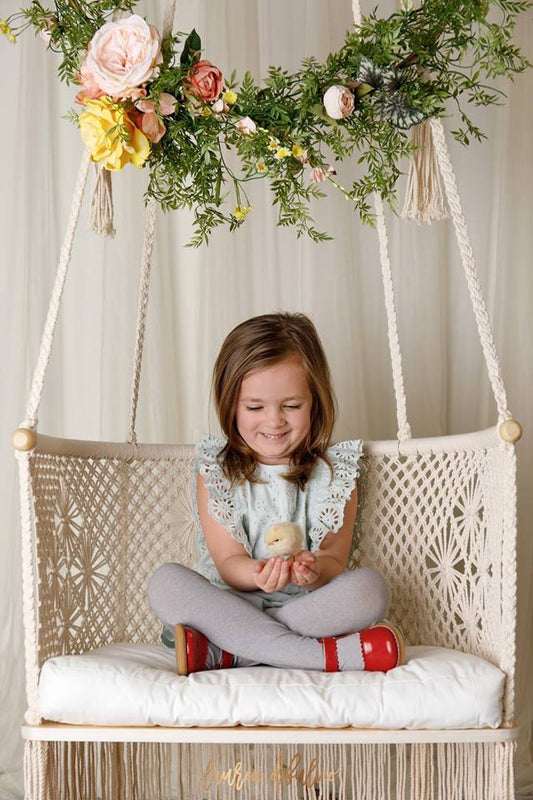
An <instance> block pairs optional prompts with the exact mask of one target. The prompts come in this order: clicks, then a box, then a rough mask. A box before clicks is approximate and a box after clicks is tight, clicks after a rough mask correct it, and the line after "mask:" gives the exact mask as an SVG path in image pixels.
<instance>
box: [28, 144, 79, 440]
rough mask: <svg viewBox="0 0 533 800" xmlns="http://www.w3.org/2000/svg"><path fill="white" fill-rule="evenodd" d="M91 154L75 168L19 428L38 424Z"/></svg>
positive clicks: (33, 426)
mask: <svg viewBox="0 0 533 800" xmlns="http://www.w3.org/2000/svg"><path fill="white" fill-rule="evenodd" d="M89 163H90V155H89V153H88V152H87V151H85V152H84V153H83V156H82V159H81V164H80V168H79V171H78V178H77V180H76V187H75V189H74V196H73V198H72V206H71V209H70V216H69V219H68V224H67V230H66V233H65V238H64V239H63V245H62V247H61V250H60V254H59V264H58V267H57V272H56V278H55V283H54V288H53V290H52V296H51V298H50V303H49V306H48V313H47V315H46V322H45V324H44V331H43V335H42V338H41V347H40V350H39V358H38V359H37V366H36V367H35V371H34V373H33V381H32V384H31V390H30V396H29V399H28V404H27V406H26V418H25V419H24V421H23V422H21V423H20V427H21V428H31V429H33V428H35V427H36V426H37V412H38V410H39V405H40V402H41V395H42V392H43V384H44V376H45V374H46V369H47V367H48V362H49V361H50V353H51V351H52V344H53V341H54V333H55V329H56V325H57V317H58V314H59V307H60V305H61V298H62V296H63V289H64V288H65V280H66V277H67V272H68V268H69V265H70V258H71V255H72V243H73V241H74V234H75V233H76V228H77V227H78V220H79V217H80V208H81V201H82V198H83V192H84V190H85V185H86V183H87V174H88V171H89Z"/></svg>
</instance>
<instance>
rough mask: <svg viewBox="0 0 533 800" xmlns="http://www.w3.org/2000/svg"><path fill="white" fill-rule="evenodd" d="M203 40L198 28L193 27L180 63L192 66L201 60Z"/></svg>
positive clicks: (184, 65)
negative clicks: (197, 30)
mask: <svg viewBox="0 0 533 800" xmlns="http://www.w3.org/2000/svg"><path fill="white" fill-rule="evenodd" d="M201 50H202V42H201V39H200V37H199V36H198V34H197V32H196V30H195V29H194V28H193V29H192V31H191V32H190V34H189V35H188V36H187V38H186V40H185V44H184V46H183V52H182V54H181V58H180V63H181V65H182V66H183V67H190V66H192V65H193V64H195V63H196V62H197V61H199V60H200V53H201Z"/></svg>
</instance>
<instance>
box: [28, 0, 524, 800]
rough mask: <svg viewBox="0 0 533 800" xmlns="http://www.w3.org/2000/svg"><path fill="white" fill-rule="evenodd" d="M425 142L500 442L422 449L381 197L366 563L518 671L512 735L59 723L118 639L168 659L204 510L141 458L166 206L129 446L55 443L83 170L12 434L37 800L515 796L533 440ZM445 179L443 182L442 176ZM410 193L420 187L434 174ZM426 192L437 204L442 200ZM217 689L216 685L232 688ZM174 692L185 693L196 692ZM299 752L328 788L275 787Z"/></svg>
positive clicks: (505, 720)
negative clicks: (150, 585)
mask: <svg viewBox="0 0 533 800" xmlns="http://www.w3.org/2000/svg"><path fill="white" fill-rule="evenodd" d="M174 7H175V2H173V1H172V0H171V2H168V3H167V7H166V11H165V21H164V25H163V31H164V32H165V33H166V32H169V31H170V30H171V29H172V21H173V17H174ZM353 11H354V19H355V22H356V23H357V22H359V21H360V19H361V17H360V9H359V5H358V3H357V2H354V3H353ZM423 125H424V126H425V128H424V131H423V136H422V140H423V141H425V143H426V147H430V146H431V147H432V148H433V156H434V157H435V158H436V160H437V162H438V168H439V170H440V177H441V178H442V181H443V183H444V187H445V191H446V196H447V201H448V205H449V208H450V211H451V215H452V217H453V224H454V227H455V232H456V235H457V240H458V244H459V249H460V253H461V258H462V262H463V266H464V271H465V276H466V280H467V286H468V291H469V293H470V298H471V301H472V306H473V309H474V314H475V319H476V323H477V329H478V333H479V337H480V340H481V344H482V348H483V354H484V357H485V361H486V364H487V368H488V373H489V378H490V383H491V386H492V390H493V392H494V397H495V400H496V406H497V409H498V425H497V426H496V427H494V428H491V429H489V430H485V431H479V432H475V433H469V434H461V435H457V436H443V437H438V438H428V439H412V438H411V432H410V427H409V423H408V419H407V412H406V400H405V392H404V384H403V376H402V359H401V353H400V346H399V341H398V332H397V324H396V315H395V305H394V295H393V284H392V277H391V268H390V261H389V251H388V242H387V230H386V227H385V215H384V209H383V202H382V199H381V197H379V196H376V197H375V211H376V219H377V233H378V236H379V251H380V257H381V266H382V277H383V285H384V294H385V306H386V312H387V320H388V337H389V345H390V352H391V359H392V373H393V382H394V391H395V397H396V407H397V420H398V434H397V439H396V440H393V441H373V442H370V441H369V442H366V443H365V447H364V468H363V475H362V478H361V480H360V487H359V488H360V492H359V493H360V504H359V512H358V518H357V522H356V536H357V549H356V551H355V553H354V557H353V562H352V563H351V565H350V566H352V567H353V566H355V565H358V566H367V565H370V566H375V567H376V568H377V569H378V570H380V571H381V572H382V573H383V575H384V576H385V578H386V579H387V580H388V581H389V583H390V585H391V588H392V596H393V603H394V605H393V608H392V610H391V618H392V619H393V620H397V621H398V622H399V623H400V624H401V626H402V627H403V629H404V631H405V635H406V638H407V641H408V644H409V645H410V646H417V645H421V644H423V645H427V646H435V647H437V648H447V649H448V652H452V651H456V652H457V651H459V653H464V654H471V656H475V657H480V658H481V659H484V660H485V661H486V662H490V663H491V664H492V665H495V667H497V668H498V669H499V670H500V671H501V679H502V685H503V687H504V689H503V697H502V698H501V705H500V707H499V712H500V713H499V719H498V722H497V724H496V726H494V725H493V726H492V727H487V725H486V724H484V725H483V727H475V726H470V727H466V728H465V727H464V726H463V727H462V728H461V727H450V726H449V725H447V726H446V729H438V726H436V725H432V726H431V727H430V728H429V729H428V726H427V724H426V725H424V724H423V723H421V724H419V725H418V726H417V729H405V728H403V727H402V726H398V728H394V727H390V726H389V727H388V728H383V726H382V727H380V728H372V727H367V726H362V727H353V726H352V727H342V723H338V725H339V726H338V727H327V726H326V725H324V724H321V723H320V722H319V723H315V724H318V725H321V726H320V727H303V724H302V725H300V726H298V727H279V725H284V724H285V725H286V724H287V723H286V722H285V723H283V722H281V721H280V722H279V724H278V725H276V722H275V721H274V722H271V723H270V724H268V725H262V726H253V727H246V726H245V725H246V721H245V725H242V724H241V725H238V724H237V725H234V723H233V722H230V721H226V723H225V725H224V723H219V724H217V725H216V727H211V726H206V725H205V724H204V725H202V723H201V722H198V723H197V724H196V725H195V721H194V720H192V721H191V720H187V721H186V722H185V723H183V725H186V726H187V727H184V726H183V725H180V722H179V721H178V722H177V723H176V724H175V725H174V726H172V727H161V726H158V725H155V724H153V723H152V724H151V725H149V724H146V725H145V726H142V727H141V726H138V725H137V726H135V727H128V725H129V724H130V723H129V717H128V715H127V711H128V709H127V708H125V709H124V720H123V724H121V725H118V724H116V723H115V724H113V725H112V726H105V725H102V724H87V723H84V724H65V723H61V722H52V721H49V720H48V721H47V720H45V719H43V712H42V706H41V703H40V688H42V687H40V685H39V679H40V673H41V668H42V667H43V665H44V664H45V663H46V662H48V661H49V659H53V658H55V657H58V656H59V657H69V656H70V657H72V656H74V657H76V658H80V657H81V656H79V655H77V654H83V653H88V652H90V651H94V650H96V649H97V648H101V647H103V646H107V645H113V644H114V643H116V642H128V643H131V644H132V647H133V646H135V643H141V642H143V643H146V642H150V643H156V642H158V637H159V633H160V624H159V622H158V620H157V619H156V618H155V617H154V615H153V614H152V613H151V611H150V609H149V608H148V605H147V601H146V597H145V589H146V584H147V581H148V579H149V577H150V575H151V574H152V572H153V570H154V569H155V568H156V567H157V566H158V565H159V564H161V563H163V562H166V561H179V562H181V563H184V564H188V565H190V564H191V563H192V561H193V557H194V544H193V536H192V533H193V528H194V523H193V518H192V510H191V494H190V492H191V480H190V479H191V476H192V471H193V458H194V448H193V447H192V446H190V445H159V444H139V443H137V437H136V432H135V425H136V412H137V399H138V392H139V379H140V371H141V360H142V352H143V342H144V331H145V319H146V309H147V302H148V289H149V279H150V269H151V254H152V246H153V239H154V221H155V213H156V206H155V201H153V200H151V201H150V202H149V203H148V205H147V211H146V227H145V233H144V242H143V249H142V269H141V282H140V294H139V308H138V319H137V338H136V348H135V358H134V370H133V386H132V398H131V410H130V424H129V437H128V442H125V443H115V442H112V443H107V442H90V441H77V440H69V439H61V438H57V437H50V436H45V435H42V434H40V433H39V434H37V414H38V409H39V404H40V399H41V394H42V389H43V384H44V379H45V373H46V368H47V365H48V362H49V358H50V352H51V348H52V342H53V337H54V330H55V326H56V322H57V317H58V312H59V306H60V302H61V297H62V293H63V287H64V284H65V279H66V274H67V269H68V266H69V262H70V256H71V249H72V244H73V239H74V235H75V230H76V226H77V222H78V217H79V212H80V206H81V202H82V196H83V193H84V189H85V185H86V180H87V175H88V170H89V163H90V160H89V155H88V153H85V154H84V155H83V158H82V161H81V166H80V170H79V174H78V178H77V183H76V187H75V191H74V198H73V204H72V210H71V214H70V218H69V221H68V227H67V232H66V235H65V239H64V242H63V246H62V248H61V253H60V260H59V267H58V271H57V275H56V280H55V285H54V288H53V293H52V298H51V302H50V306H49V310H48V315H47V319H46V323H45V329H44V333H43V337H42V341H41V347H40V353H39V358H38V363H37V367H36V369H35V374H34V377H33V382H32V386H31V392H30V397H29V400H28V404H27V408H26V417H25V419H24V421H23V422H22V423H21V425H20V427H19V429H18V430H17V431H15V434H14V435H13V444H14V447H15V449H16V456H17V459H18V465H19V473H20V499H21V522H22V565H23V612H24V629H25V653H26V690H27V698H28V710H27V712H26V715H25V724H24V726H23V728H22V733H23V736H24V738H25V740H26V742H25V793H26V794H25V797H26V799H27V800H42V799H44V798H52V797H53V798H58V799H59V800H63V799H64V800H70V799H71V798H72V800H74V798H76V800H80V799H81V800H85V798H87V800H88V798H96V797H102V798H105V800H111V799H113V800H115V798H124V800H130V798H137V799H138V800H156V798H161V799H163V798H164V799H165V800H166V799H167V798H170V797H179V798H188V797H191V798H197V797H206V798H207V797H209V798H215V797H224V798H228V797H242V798H250V800H251V798H254V800H255V798H259V797H265V798H266V797H268V798H270V797H272V798H285V797H287V798H299V797H306V798H307V797H309V798H310V797H316V796H320V797H329V796H331V795H330V794H329V793H330V792H331V791H333V793H334V794H333V796H336V797H338V798H340V800H356V798H361V799H365V798H368V800H377V798H386V800H392V798H395V799H396V800H407V798H409V799H410V800H422V798H434V799H435V800H453V798H456V800H491V799H492V800H512V798H514V782H513V753H514V749H515V745H516V738H517V728H516V726H515V724H514V673H515V627H516V475H515V470H516V461H515V450H514V443H515V442H516V440H517V439H518V438H519V437H520V434H521V431H520V426H519V425H518V423H517V422H515V421H514V420H513V419H512V416H511V413H510V412H509V410H508V407H507V398H506V394H505V389H504V386H503V382H502V377H501V372H500V366H499V363H498V358H497V356H496V351H495V347H494V342H493V337H492V332H491V328H490V324H489V319H488V315H487V312H486V308H485V304H484V300H483V297H482V293H481V288H480V282H479V276H478V273H477V269H476V265H475V262H474V257H473V253H472V248H471V244H470V239H469V235H468V231H467V227H466V223H465V219H464V216H463V213H462V210H461V204H460V200H459V196H458V192H457V187H456V181H455V176H454V173H453V169H452V166H451V162H450V158H449V153H448V149H447V145H446V141H445V137H444V131H443V127H442V124H441V122H440V120H438V119H431V120H429V121H428V122H426V123H423ZM431 180H432V181H433V183H438V182H439V180H440V178H439V175H438V172H437V173H433V176H432V179H431ZM412 182H413V184H416V183H417V181H416V175H415V178H413V181H412ZM418 194H419V196H420V197H422V195H423V194H424V191H423V190H419V191H418ZM433 205H434V213H435V216H436V217H438V216H442V214H441V211H440V210H439V209H440V204H439V203H436V204H435V203H434V204H433ZM420 213H421V214H422V215H424V213H425V212H423V211H422V212H420ZM457 563H458V564H460V565H461V567H460V568H458V569H454V570H453V576H452V577H450V565H451V564H457ZM415 649H416V647H415ZM56 661H57V659H56ZM491 668H492V669H494V667H491ZM252 669H268V668H263V667H260V668H259V667H255V668H252ZM230 672H233V673H238V672H240V671H239V670H233V671H231V670H230ZM393 672H394V671H393ZM278 673H279V671H278ZM204 674H206V673H204ZM375 674H377V673H375ZM389 674H390V673H389ZM209 675H210V680H211V683H213V681H214V682H215V686H216V685H217V683H216V682H217V681H218V680H220V679H221V678H220V677H219V676H222V675H223V672H221V673H209ZM175 679H176V680H179V681H181V682H182V684H180V685H181V686H183V687H185V691H187V688H186V687H187V682H188V681H191V680H192V681H194V676H193V677H192V678H177V676H175ZM327 680H328V681H329V682H330V683H329V684H328V685H329V686H335V682H336V681H338V680H339V676H338V675H328V676H327ZM474 689H475V687H474V686H472V687H471V690H472V691H474ZM85 702H86V704H87V706H90V705H91V703H92V700H91V699H90V698H89V697H87V698H86V701H85ZM480 703H482V700H480ZM88 713H89V716H90V708H89V711H88ZM74 721H76V720H74ZM248 724H249V723H248ZM308 724H309V723H308ZM310 724H313V723H310ZM230 726H231V727H230ZM295 753H298V754H299V757H300V758H301V762H300V763H301V764H307V765H310V764H313V765H314V769H315V772H314V773H313V774H314V775H315V779H314V780H308V781H307V782H306V779H305V776H304V777H303V778H302V776H301V775H300V778H301V779H300V781H299V782H298V781H294V780H293V781H292V782H288V781H286V782H285V783H283V781H281V782H278V783H275V782H272V781H271V780H269V776H271V775H272V770H273V768H274V766H275V765H279V764H285V765H287V764H289V763H292V762H291V760H292V759H293V758H294V754H295ZM215 762H216V763H218V764H221V765H225V768H226V770H228V769H229V768H230V767H235V768H236V769H237V768H238V765H239V764H240V768H242V769H244V768H245V767H246V769H248V770H249V775H248V777H249V778H250V776H251V775H253V776H255V777H254V780H253V781H251V779H250V780H243V781H242V783H239V780H237V778H236V777H235V774H236V773H234V774H233V778H231V771H230V772H226V774H225V776H224V775H223V776H222V778H220V776H219V780H218V781H214V782H213V783H212V785H210V786H207V785H205V784H201V783H199V779H200V778H201V776H202V775H203V776H204V779H205V768H206V764H209V763H211V764H213V763H215ZM332 775H334V776H335V777H334V779H332V777H331V776H332ZM199 776H200V778H199ZM176 786H177V787H178V788H177V790H176V789H175V787H176ZM202 786H203V788H202ZM172 787H174V792H176V791H177V793H172V792H173V789H172ZM199 787H200V788H199ZM315 791H316V793H315Z"/></svg>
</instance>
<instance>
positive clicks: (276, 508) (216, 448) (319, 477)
mask: <svg viewBox="0 0 533 800" xmlns="http://www.w3.org/2000/svg"><path fill="white" fill-rule="evenodd" d="M225 443H226V442H225V440H224V439H221V438H220V437H216V436H203V437H202V438H201V439H200V441H199V442H198V444H197V446H196V474H198V473H199V474H200V475H202V477H203V479H204V482H205V485H206V488H207V491H208V494H209V513H210V514H211V516H212V517H213V518H214V519H216V520H217V521H218V522H220V523H221V524H222V525H223V526H224V527H225V528H226V530H227V531H228V533H229V534H230V535H231V536H232V537H233V538H234V539H235V541H237V542H239V543H240V544H242V545H243V547H244V549H245V550H246V552H247V553H248V554H249V555H250V556H251V557H252V558H254V559H260V558H269V557H270V554H269V552H268V550H267V548H266V545H265V541H264V534H265V532H266V530H267V529H268V528H269V527H270V525H274V524H275V523H277V522H295V523H297V524H298V525H300V527H301V529H302V531H303V532H304V535H305V544H304V547H305V548H306V549H307V550H318V549H319V547H320V543H321V542H322V540H323V538H324V536H325V535H326V534H327V533H329V532H333V533H337V531H338V530H339V529H340V528H341V526H342V521H343V518H344V506H345V505H346V502H347V501H348V500H349V498H350V496H351V494H352V492H353V490H354V488H355V483H356V479H357V476H358V474H359V468H360V464H359V462H360V458H361V455H362V450H363V443H362V441H361V440H355V441H347V442H340V443H339V444H334V445H332V446H331V447H328V449H327V451H326V455H327V457H328V459H329V460H330V462H331V465H332V467H333V476H332V474H331V470H330V468H329V466H328V465H327V464H326V462H325V461H323V460H322V459H321V458H319V459H317V461H316V462H315V464H314V466H313V470H312V472H311V475H310V477H309V480H308V482H307V485H306V487H305V489H300V488H299V487H298V486H296V485H295V484H293V483H289V481H287V480H285V478H283V477H282V475H283V474H284V473H285V472H287V470H288V466H287V464H258V465H257V468H256V473H255V474H256V475H257V477H258V478H261V480H262V481H264V483H249V482H246V483H244V484H243V485H242V486H235V487H233V488H230V485H229V481H228V479H227V478H226V476H225V475H224V473H223V472H222V467H221V466H220V463H219V459H218V456H219V453H220V452H221V450H222V449H223V447H224V445H225ZM193 495H194V497H195V503H194V512H195V520H196V524H197V546H198V554H199V559H198V562H197V564H196V566H195V569H196V571H197V572H200V573H201V574H202V575H204V577H206V578H207V579H208V580H209V581H211V583H214V584H215V585H216V586H220V587H221V588H224V589H230V587H229V586H228V585H227V584H226V583H224V581H223V580H222V578H221V577H220V575H219V574H218V571H217V568H216V566H215V564H214V562H213V559H212V558H211V556H210V554H209V551H208V549H207V546H206V543H205V539H204V536H203V532H202V526H201V524H200V519H199V516H198V508H197V503H196V490H194V492H193ZM231 591H233V592H235V593H236V594H239V595H241V596H242V597H245V598H246V599H247V600H249V601H250V602H252V603H254V604H255V605H257V606H258V607H260V608H262V609H263V610H265V611H268V610H269V609H270V608H278V607H279V606H281V605H283V604H284V603H286V602H287V601H288V600H290V599H292V598H294V597H295V595H299V594H306V593H307V591H308V590H307V589H304V588H303V587H301V586H295V585H293V584H289V585H288V586H286V587H285V589H283V591H281V592H275V593H273V594H268V593H266V592H262V591H260V590H257V591H255V592H237V591H236V590H234V589H231Z"/></svg>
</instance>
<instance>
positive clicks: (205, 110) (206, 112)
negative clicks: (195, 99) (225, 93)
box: [202, 106, 213, 117]
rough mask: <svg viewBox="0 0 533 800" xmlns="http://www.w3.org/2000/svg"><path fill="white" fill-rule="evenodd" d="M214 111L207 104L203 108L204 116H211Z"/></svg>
mask: <svg viewBox="0 0 533 800" xmlns="http://www.w3.org/2000/svg"><path fill="white" fill-rule="evenodd" d="M212 113H213V112H212V111H211V109H210V108H208V107H207V106H205V108H202V117H210V116H211V114H212Z"/></svg>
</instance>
